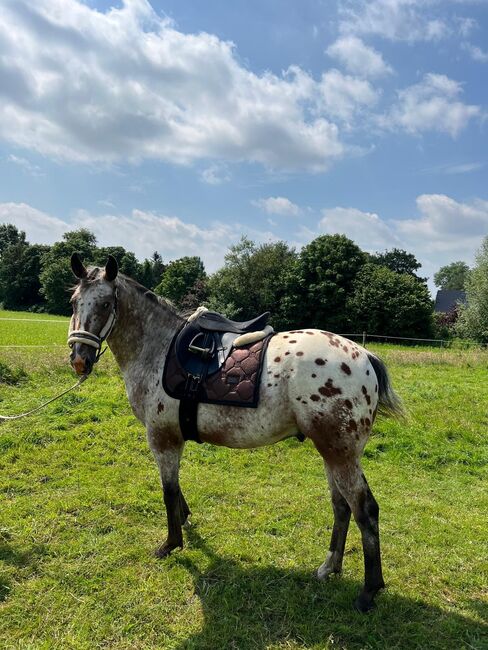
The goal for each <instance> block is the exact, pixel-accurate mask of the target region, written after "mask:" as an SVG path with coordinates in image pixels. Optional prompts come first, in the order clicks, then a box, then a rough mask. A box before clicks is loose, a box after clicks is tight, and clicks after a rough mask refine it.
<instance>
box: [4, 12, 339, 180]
mask: <svg viewBox="0 0 488 650" xmlns="http://www.w3.org/2000/svg"><path fill="white" fill-rule="evenodd" d="M2 10H3V11H2V21H1V23H0V44H1V46H0V54H1V56H0V86H1V88H2V102H1V104H0V138H3V139H4V140H6V141H8V142H11V143H13V144H15V145H17V146H20V147H24V148H26V149H34V150H36V151H39V152H41V153H42V154H44V155H46V156H50V157H54V158H56V159H67V160H74V161H83V162H93V161H103V162H113V161H118V160H132V161H137V160H140V159H145V158H153V159H159V160H164V161H169V162H172V163H180V164H188V163H191V162H193V161H196V160H199V159H212V158H213V159H216V160H225V161H230V162H232V161H251V162H258V163H261V164H263V165H265V166H267V167H270V168H273V169H307V170H323V169H325V168H326V167H327V166H328V165H329V164H330V163H331V162H332V161H334V160H336V159H338V158H341V157H342V156H344V155H345V153H346V149H345V147H344V145H343V144H342V143H341V141H340V137H339V130H338V128H337V126H336V125H335V124H333V123H332V122H331V121H329V119H327V113H326V112H325V111H324V110H322V108H321V107H322V104H321V101H320V97H319V95H320V88H319V85H320V84H319V82H317V81H315V80H314V79H313V78H312V77H311V76H310V75H309V74H307V73H306V72H304V71H303V70H301V69H300V68H298V67H296V66H293V67H291V68H290V69H289V70H287V71H286V72H285V73H284V74H283V75H280V76H278V75H275V74H272V73H270V72H265V73H263V74H260V75H258V74H254V73H253V72H251V71H250V70H249V69H247V68H246V67H244V65H243V64H242V63H241V62H240V60H239V59H238V57H237V56H236V54H235V48H234V45H233V44H232V43H229V42H225V41H221V40H220V39H219V38H217V37H216V36H214V35H211V34H207V33H203V32H202V33H198V34H184V33H182V32H180V31H178V30H177V29H176V28H175V27H174V26H173V25H172V24H171V23H170V22H169V21H168V20H167V19H163V18H161V17H159V16H158V15H157V14H156V13H155V12H154V11H153V9H152V8H151V6H150V4H149V3H148V2H147V1H146V0H123V2H122V5H121V7H119V8H111V9H109V10H108V11H107V12H106V13H103V12H101V11H96V10H95V9H92V8H90V7H89V6H87V5H86V4H83V3H82V2H81V1H80V0H38V1H37V2H36V3H32V2H30V0H15V2H12V1H9V2H7V3H6V4H5V3H4V4H3V7H2Z"/></svg>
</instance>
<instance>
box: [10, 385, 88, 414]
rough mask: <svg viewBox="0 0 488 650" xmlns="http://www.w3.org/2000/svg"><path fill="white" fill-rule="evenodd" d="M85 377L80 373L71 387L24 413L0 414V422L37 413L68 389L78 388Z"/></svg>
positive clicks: (64, 393)
mask: <svg viewBox="0 0 488 650" xmlns="http://www.w3.org/2000/svg"><path fill="white" fill-rule="evenodd" d="M85 379H88V375H82V376H81V377H80V378H79V379H78V381H77V382H76V384H74V385H73V386H71V388H67V389H66V390H63V392H62V393H59V395H56V397H51V399H48V400H47V402H44V403H43V404H41V405H40V406H36V408H33V409H31V410H30V411H26V412H25V413H21V414H20V415H0V422H4V421H7V420H19V419H20V418H25V417H26V416H27V415H32V414H33V413H37V411H40V410H41V409H43V408H44V407H45V406H47V405H48V404H51V402H54V401H56V400H57V399H59V398H60V397H63V395H66V393H69V392H70V391H72V390H74V389H75V388H78V386H80V385H81V384H82V383H83V382H84V381H85Z"/></svg>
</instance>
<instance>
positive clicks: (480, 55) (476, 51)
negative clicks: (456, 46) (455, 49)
mask: <svg viewBox="0 0 488 650" xmlns="http://www.w3.org/2000/svg"><path fill="white" fill-rule="evenodd" d="M462 47H463V50H466V52H468V54H469V55H470V57H471V58H472V59H473V61H477V62H478V63H487V62H488V52H485V51H484V50H482V49H481V48H480V47H478V46H477V45H472V44H471V43H463V45H462Z"/></svg>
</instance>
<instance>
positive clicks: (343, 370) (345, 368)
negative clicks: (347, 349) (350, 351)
mask: <svg viewBox="0 0 488 650" xmlns="http://www.w3.org/2000/svg"><path fill="white" fill-rule="evenodd" d="M341 370H342V372H345V373H346V375H350V374H351V368H349V366H348V365H347V363H342V364H341Z"/></svg>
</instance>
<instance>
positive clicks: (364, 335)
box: [0, 318, 476, 348]
mask: <svg viewBox="0 0 488 650" xmlns="http://www.w3.org/2000/svg"><path fill="white" fill-rule="evenodd" d="M0 321H17V322H22V323H57V324H59V323H63V324H65V325H68V321H67V320H54V319H48V318H0ZM340 336H344V337H347V338H349V339H357V340H359V341H361V344H362V345H363V347H366V346H367V344H368V341H370V342H376V343H389V342H391V343H398V344H404V345H430V346H438V347H440V348H448V347H450V346H451V345H452V341H451V340H449V339H428V338H416V337H411V336H390V335H386V334H370V333H369V332H360V333H357V334H340ZM463 344H465V345H467V346H468V347H471V346H473V347H476V343H475V342H474V341H473V342H472V343H470V342H467V341H465V342H463ZM56 347H65V344H62V343H46V344H43V345H37V344H29V345H2V344H0V348H56Z"/></svg>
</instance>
